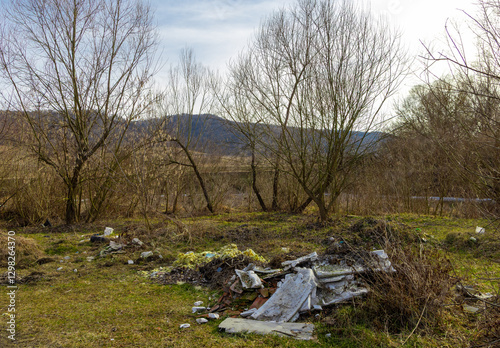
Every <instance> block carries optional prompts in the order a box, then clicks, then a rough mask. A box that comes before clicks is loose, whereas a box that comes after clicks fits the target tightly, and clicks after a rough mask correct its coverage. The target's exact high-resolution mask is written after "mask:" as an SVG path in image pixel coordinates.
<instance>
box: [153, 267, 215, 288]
mask: <svg viewBox="0 0 500 348" xmlns="http://www.w3.org/2000/svg"><path fill="white" fill-rule="evenodd" d="M155 279H156V281H157V282H158V283H160V284H165V285H170V284H177V283H179V282H183V283H190V284H198V285H206V284H207V281H206V279H205V278H204V277H203V274H201V272H199V271H198V270H195V269H191V268H184V267H178V268H174V269H173V270H172V271H171V272H159V274H158V277H156V278H155Z"/></svg>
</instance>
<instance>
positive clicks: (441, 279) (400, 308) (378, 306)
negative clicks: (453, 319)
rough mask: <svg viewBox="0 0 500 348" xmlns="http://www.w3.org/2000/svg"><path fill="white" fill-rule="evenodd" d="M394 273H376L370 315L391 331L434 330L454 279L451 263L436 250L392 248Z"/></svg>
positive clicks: (369, 303)
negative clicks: (451, 272) (451, 273)
mask: <svg viewBox="0 0 500 348" xmlns="http://www.w3.org/2000/svg"><path fill="white" fill-rule="evenodd" d="M387 252H388V255H389V258H390V260H391V262H392V264H393V267H394V268H395V270H396V272H394V273H383V272H379V273H373V274H372V281H373V283H372V286H371V292H370V295H369V298H368V301H367V306H368V307H369V312H370V313H371V314H373V315H374V316H375V317H378V318H379V320H382V323H383V325H384V327H385V328H386V329H387V330H388V331H390V332H400V331H401V330H408V329H410V330H411V329H414V328H416V327H418V328H419V329H421V330H425V329H430V328H435V327H437V326H439V325H440V323H441V321H442V318H443V316H442V314H443V308H444V306H443V305H444V304H446V303H447V300H448V298H449V296H451V293H452V292H451V290H452V286H453V285H454V283H455V280H454V279H453V278H452V277H451V276H450V271H451V265H450V263H449V262H448V261H447V260H446V259H445V258H444V257H443V256H442V255H441V254H440V253H439V252H438V251H436V250H426V249H421V250H420V252H417V251H416V250H414V249H411V248H410V247H402V246H394V245H393V246H392V248H391V249H390V250H388V251H387Z"/></svg>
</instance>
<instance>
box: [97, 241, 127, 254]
mask: <svg viewBox="0 0 500 348" xmlns="http://www.w3.org/2000/svg"><path fill="white" fill-rule="evenodd" d="M124 248H125V245H123V244H121V243H117V242H115V241H113V240H112V241H110V242H109V245H108V246H107V247H106V248H104V249H103V250H101V252H100V253H99V255H100V256H101V257H104V256H106V255H108V254H123V253H125V250H123V249H124Z"/></svg>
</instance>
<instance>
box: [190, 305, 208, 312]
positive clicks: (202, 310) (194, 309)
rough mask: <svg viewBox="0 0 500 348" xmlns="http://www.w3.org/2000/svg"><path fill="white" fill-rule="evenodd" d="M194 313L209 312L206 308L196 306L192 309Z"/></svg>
mask: <svg viewBox="0 0 500 348" xmlns="http://www.w3.org/2000/svg"><path fill="white" fill-rule="evenodd" d="M191 310H192V312H193V313H199V312H204V311H206V310H207V308H206V307H200V306H194V307H193V308H191Z"/></svg>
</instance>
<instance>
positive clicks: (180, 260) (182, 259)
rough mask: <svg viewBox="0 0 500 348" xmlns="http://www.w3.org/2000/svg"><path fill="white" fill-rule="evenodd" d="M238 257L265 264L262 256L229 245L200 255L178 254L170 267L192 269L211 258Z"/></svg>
mask: <svg viewBox="0 0 500 348" xmlns="http://www.w3.org/2000/svg"><path fill="white" fill-rule="evenodd" d="M239 255H245V256H248V257H249V258H251V259H254V260H256V261H260V262H266V259H265V258H263V257H262V256H259V255H258V254H257V253H255V251H253V250H252V249H247V250H245V251H240V250H238V246H237V245H236V244H229V245H226V246H224V247H222V248H221V249H220V250H219V251H217V252H214V251H203V252H201V253H195V252H193V251H189V252H187V253H179V254H178V255H177V260H175V261H174V263H173V264H172V266H174V267H178V266H183V267H187V268H194V267H196V266H200V265H204V264H206V263H208V262H210V260H211V259H212V258H222V259H224V258H229V257H236V256H239Z"/></svg>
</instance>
